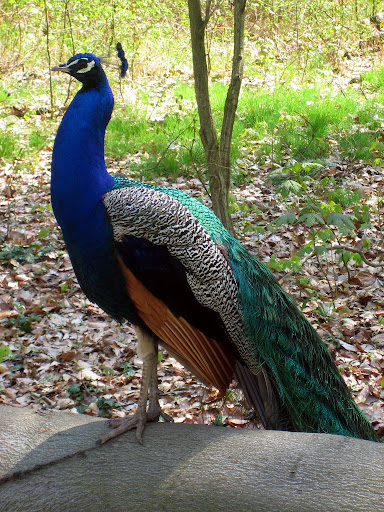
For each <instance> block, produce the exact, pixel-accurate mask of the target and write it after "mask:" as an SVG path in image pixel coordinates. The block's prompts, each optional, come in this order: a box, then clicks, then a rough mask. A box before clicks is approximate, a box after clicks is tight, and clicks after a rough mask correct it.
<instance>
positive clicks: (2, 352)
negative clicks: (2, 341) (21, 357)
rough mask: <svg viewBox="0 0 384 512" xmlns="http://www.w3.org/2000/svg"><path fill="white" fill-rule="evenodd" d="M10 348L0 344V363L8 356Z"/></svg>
mask: <svg viewBox="0 0 384 512" xmlns="http://www.w3.org/2000/svg"><path fill="white" fill-rule="evenodd" d="M10 353H11V349H10V348H9V347H8V345H0V363H1V362H2V361H3V360H4V359H5V358H6V357H8V356H9V354H10Z"/></svg>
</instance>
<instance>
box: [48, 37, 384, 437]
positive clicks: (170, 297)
mask: <svg viewBox="0 0 384 512" xmlns="http://www.w3.org/2000/svg"><path fill="white" fill-rule="evenodd" d="M118 51H119V54H120V58H121V59H122V67H123V68H124V69H123V70H122V75H123V74H124V72H125V70H126V68H127V65H126V60H125V57H124V53H123V50H122V48H121V45H119V46H118ZM53 71H61V72H64V73H68V74H69V75H70V76H72V77H74V78H75V79H77V80H78V81H80V82H81V84H82V87H81V89H80V90H79V91H78V92H77V94H76V95H75V97H74V99H73V100H72V102H71V104H70V105H69V107H68V109H67V111H66V113H65V114H64V116H63V119H62V121H61V124H60V126H59V129H58V131H57V135H56V139H55V143H54V148H53V154H52V179H51V200H52V207H53V211H54V214H55V217H56V219H57V222H58V224H59V225H60V227H61V230H62V234H63V237H64V241H65V244H66V248H67V250H68V253H69V256H70V259H71V262H72V265H73V268H74V271H75V274H76V277H77V279H78V282H79V284H80V287H81V288H82V290H83V291H84V293H85V295H86V296H87V297H88V299H89V300H90V301H92V302H94V303H96V304H98V305H99V306H100V307H101V308H102V309H103V310H104V311H105V312H106V313H107V314H108V315H110V316H111V317H113V318H114V319H116V320H117V321H119V322H123V321H128V322H130V323H131V324H132V325H133V326H134V328H135V330H136V334H137V339H138V354H139V356H140V357H141V359H142V360H143V373H142V379H141V388H140V396H139V400H138V407H137V411H136V413H135V414H134V415H133V416H127V417H125V418H120V419H116V420H113V421H112V430H111V431H110V432H109V433H108V434H107V435H105V436H104V437H102V438H101V439H100V442H101V443H104V442H106V441H107V440H109V439H111V438H114V437H116V436H118V435H120V434H121V433H123V432H126V431H128V430H130V429H133V428H136V429H137V430H136V438H137V440H138V441H139V442H140V443H142V436H143V431H144V426H145V423H146V422H148V421H158V420H159V418H160V417H163V419H164V420H166V421H168V420H170V418H169V417H168V415H166V414H165V413H164V412H163V411H162V410H161V408H160V405H159V402H158V390H157V350H158V345H159V344H160V345H161V346H162V347H164V348H165V349H166V350H167V351H168V352H169V353H170V354H171V355H172V356H174V357H175V358H176V359H177V360H179V361H180V362H181V363H182V364H184V365H185V366H186V367H187V368H189V369H190V370H191V371H192V372H193V373H194V374H195V375H196V377H197V378H199V379H201V381H203V382H205V383H207V384H209V385H212V386H214V387H216V388H217V389H218V390H219V391H220V392H221V393H222V394H225V393H226V390H227V388H228V386H229V384H230V383H231V381H232V380H233V379H234V378H235V379H236V380H237V381H238V385H239V386H240V388H241V389H242V390H243V392H244V395H245V397H246V399H247V401H248V403H249V406H250V407H251V408H253V409H254V410H255V411H256V412H257V415H258V417H259V418H260V421H261V422H262V424H263V425H264V427H265V428H267V429H275V430H291V431H303V432H324V433H330V434H339V435H344V436H352V437H356V438H361V439H368V440H372V441H375V440H377V437H376V434H375V431H374V429H373V428H372V425H371V424H370V422H369V421H368V420H367V419H366V417H365V416H364V414H363V413H362V411H361V410H360V409H359V408H358V406H357V405H356V404H355V402H354V401H353V399H352V397H351V395H350V393H349V390H348V388H347V386H346V384H345V383H344V380H343V378H342V376H341V375H340V373H339V371H338V370H337V368H336V366H335V364H334V362H333V359H332V357H331V355H330V353H329V351H328V350H327V348H326V346H325V344H324V343H323V341H322V340H321V339H320V337H319V336H318V335H317V333H316V332H315V330H314V329H313V328H312V326H311V325H310V323H309V322H308V320H307V319H306V318H305V317H304V316H303V314H302V313H301V312H300V311H299V309H298V307H297V306H296V305H295V303H294V301H293V300H292V299H291V297H290V296H289V295H288V294H287V293H285V292H284V291H283V289H282V288H281V287H280V285H279V284H278V283H277V281H276V279H275V277H274V276H273V274H272V273H271V271H270V270H269V269H268V268H267V267H266V266H265V265H264V264H263V263H262V262H260V261H259V260H258V259H257V258H256V257H255V256H253V255H251V254H250V253H249V252H247V250H246V249H245V248H244V247H243V246H242V245H241V243H240V242H239V241H238V240H236V239H235V238H234V237H233V236H231V235H230V234H229V232H228V231H227V230H226V229H225V228H224V226H223V225H222V223H221V222H220V220H219V219H218V218H217V217H216V216H215V215H214V213H213V212H212V211H211V210H210V209H209V208H208V207H206V206H204V205H203V204H202V203H201V202H199V201H197V200H195V199H193V198H192V197H190V196H189V195H187V194H186V193H184V192H182V191H181V190H179V189H176V188H171V187H161V186H152V185H149V184H146V183H143V182H139V181H133V180H130V179H125V178H122V177H117V176H112V175H111V174H109V173H108V172H107V169H106V164H105V159H104V137H105V131H106V128H107V125H108V123H109V120H110V118H111V115H112V111H113V105H114V99H113V94H112V91H111V88H110V86H109V83H108V79H107V76H106V74H105V71H104V70H103V67H102V63H101V60H100V58H98V57H97V56H95V55H93V54H92V53H81V54H77V55H75V56H73V57H71V58H70V59H69V60H68V61H67V62H65V63H63V64H59V65H57V66H55V67H54V68H53Z"/></svg>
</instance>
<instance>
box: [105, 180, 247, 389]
mask: <svg viewBox="0 0 384 512" xmlns="http://www.w3.org/2000/svg"><path fill="white" fill-rule="evenodd" d="M103 202H104V205H105V208H106V210H107V212H108V216H109V219H110V222H111V224H112V228H113V233H114V239H115V243H116V247H117V251H118V255H119V262H120V265H121V266H122V269H123V274H124V276H125V278H126V280H127V291H128V294H129V295H130V297H131V299H132V300H133V302H134V304H135V305H136V308H137V312H138V314H139V316H140V317H141V318H142V320H143V321H144V322H145V323H146V325H147V326H148V327H149V328H150V329H151V330H152V331H153V332H154V333H155V334H156V335H157V336H158V337H159V338H160V339H161V340H162V341H163V343H164V344H165V345H166V346H168V347H170V348H171V349H172V351H173V352H176V355H178V356H179V358H180V359H182V360H183V361H187V363H189V366H192V367H193V369H194V370H195V372H196V373H197V374H198V375H200V376H201V377H203V380H206V381H208V382H210V383H211V384H213V385H215V386H216V387H218V388H219V389H223V387H224V386H225V387H227V386H228V383H229V382H228V379H229V381H230V379H231V378H232V376H233V373H234V360H235V357H236V355H235V353H236V352H237V349H235V348H234V347H236V346H237V343H238V342H239V341H240V343H241V338H242V336H243V332H242V319H241V314H240V312H239V310H238V302H237V293H238V288H237V283H236V281H235V278H234V276H233V273H232V271H231V268H230V266H229V263H228V261H227V259H226V257H225V255H224V254H223V252H222V251H221V250H220V249H219V247H218V246H217V245H216V244H215V242H214V241H213V240H212V239H211V237H210V235H209V233H207V231H206V230H205V229H204V227H203V226H202V225H201V224H200V223H199V222H198V221H197V220H196V218H195V217H194V216H193V215H192V214H191V212H190V211H189V210H187V209H186V208H185V207H184V206H183V205H182V204H181V203H179V202H178V201H177V200H176V199H174V198H173V197H170V196H169V195H167V194H165V193H164V192H161V191H158V190H153V189H148V188H145V187H141V186H134V187H127V188H121V189H116V190H113V191H111V192H109V193H107V194H106V195H105V196H104V199H103ZM167 322H168V323H169V324H170V325H165V324H167ZM185 331H186V332H185ZM212 352H213V354H212ZM207 354H208V356H209V357H208V358H207ZM210 358H211V359H212V358H213V359H215V361H212V360H211V361H210V360H209V359H210ZM208 368H213V370H208ZM212 373H213V375H212ZM218 374H220V377H219V375H218ZM223 374H224V378H223ZM224 381H225V382H224ZM219 384H220V385H219Z"/></svg>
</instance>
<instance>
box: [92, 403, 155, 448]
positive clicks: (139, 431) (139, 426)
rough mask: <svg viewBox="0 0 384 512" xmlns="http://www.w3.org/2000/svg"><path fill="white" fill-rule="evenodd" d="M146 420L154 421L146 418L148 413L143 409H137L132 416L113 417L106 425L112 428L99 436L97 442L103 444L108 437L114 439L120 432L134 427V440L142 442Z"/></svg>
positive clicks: (122, 432)
mask: <svg viewBox="0 0 384 512" xmlns="http://www.w3.org/2000/svg"><path fill="white" fill-rule="evenodd" d="M147 421H156V420H154V419H153V420H151V419H149V418H148V415H147V413H146V412H145V411H141V410H140V409H138V410H137V412H136V413H135V414H133V415H132V416H126V417H125V418H115V419H113V420H111V421H109V422H108V425H109V426H110V427H111V428H112V430H111V431H110V432H109V433H108V434H105V435H104V436H102V437H100V439H99V440H98V443H99V444H104V443H106V442H107V441H109V440H110V439H114V438H115V437H118V436H119V435H120V434H124V432H128V431H129V430H132V429H134V428H135V429H136V440H137V442H138V443H140V444H143V432H144V427H145V424H146V423H147Z"/></svg>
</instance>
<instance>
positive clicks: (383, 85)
mask: <svg viewBox="0 0 384 512" xmlns="http://www.w3.org/2000/svg"><path fill="white" fill-rule="evenodd" d="M294 84H295V82H290V83H285V84H282V85H280V86H276V88H275V89H274V90H265V89H264V90H263V89H261V88H260V87H254V88H252V87H250V86H244V87H243V89H242V93H241V97H240V101H239V106H238V111H237V116H236V120H235V125H234V132H233V145H232V148H233V152H232V160H233V162H236V161H237V159H238V158H241V156H242V151H244V150H246V151H247V152H248V153H252V154H253V155H254V158H255V159H256V161H257V163H259V164H263V163H265V162H266V161H270V162H273V163H276V164H278V165H281V166H282V165H284V164H285V163H286V162H287V161H289V160H292V159H293V160H296V161H301V162H304V161H308V160H310V161H318V160H324V159H326V158H327V157H329V156H330V155H338V156H339V157H340V159H343V158H351V159H357V160H364V161H366V162H370V163H373V164H379V163H380V162H381V158H382V154H381V153H382V148H383V147H384V146H383V144H382V142H381V139H382V124H383V121H384V70H383V69H378V70H375V71H370V72H369V73H367V74H366V75H364V76H363V77H362V80H361V84H360V85H359V86H358V87H357V88H355V87H353V86H352V85H348V86H347V87H346V88H344V89H340V90H339V91H335V88H334V87H332V86H331V85H327V84H319V85H313V84H304V85H302V86H300V87H298V86H294ZM226 93H227V88H226V86H225V85H224V84H223V83H220V82H212V84H211V101H212V111H213V116H214V120H215V123H216V127H217V128H218V129H219V128H220V125H221V122H222V116H223V109H224V104H225V98H226ZM163 105H168V107H167V106H166V107H165V108H163ZM157 111H158V112H157ZM106 147H107V154H108V155H109V156H111V157H112V158H119V157H124V155H135V154H136V155H138V156H140V158H141V162H140V163H139V164H137V165H136V168H137V171H138V172H141V173H143V172H144V174H145V176H146V177H150V175H151V172H152V171H154V173H155V176H156V175H158V174H159V175H164V174H165V175H167V176H168V175H171V176H172V175H178V174H182V175H183V174H186V173H187V174H188V173H190V168H191V166H193V165H198V166H201V165H203V164H204V153H203V148H202V145H201V142H200V139H199V134H198V115H197V110H196V108H195V107H194V90H193V85H192V84H186V83H177V82H175V83H174V84H173V85H172V86H171V87H168V88H167V90H166V91H165V92H164V94H163V95H162V94H161V93H160V94H157V95H156V94H155V95H153V94H152V95H151V94H150V93H149V92H148V91H145V92H143V93H140V95H139V101H138V102H137V104H134V105H126V106H125V108H121V107H117V108H116V110H115V113H114V117H113V119H112V121H111V123H110V125H109V128H108V133H107V142H106ZM159 161H160V163H158V164H157V162H159ZM131 169H132V164H131ZM133 169H135V164H133ZM139 169H140V170H139ZM143 169H144V171H143Z"/></svg>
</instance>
